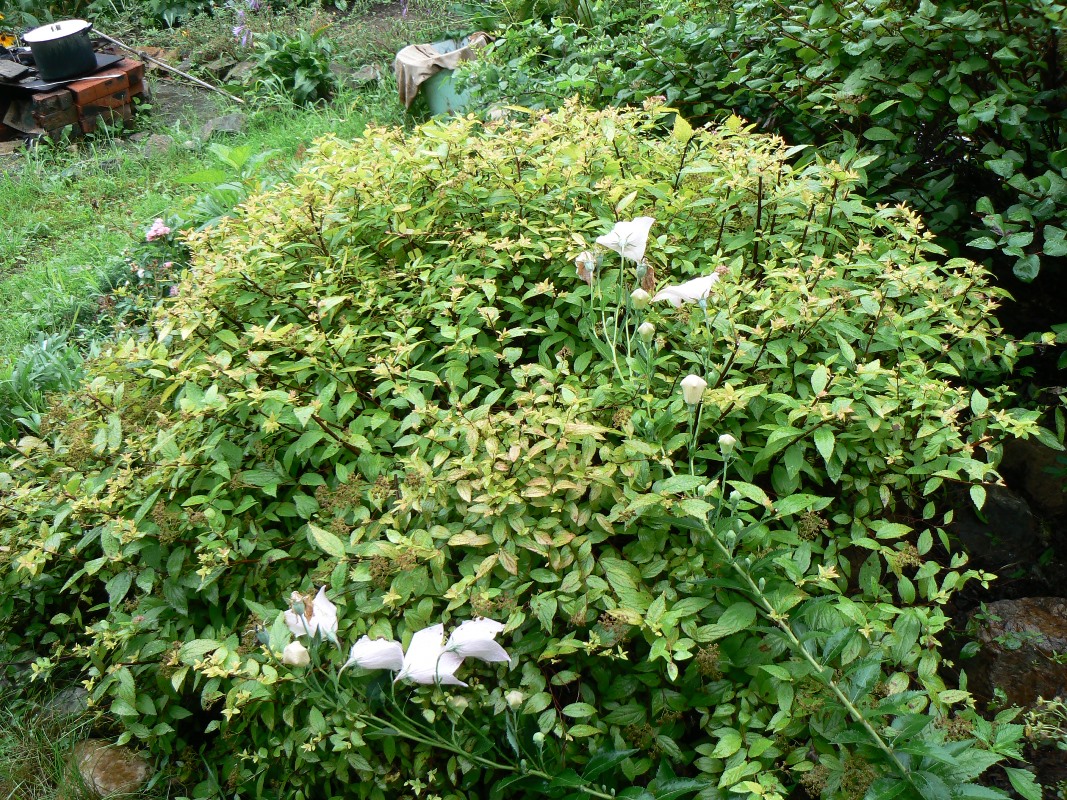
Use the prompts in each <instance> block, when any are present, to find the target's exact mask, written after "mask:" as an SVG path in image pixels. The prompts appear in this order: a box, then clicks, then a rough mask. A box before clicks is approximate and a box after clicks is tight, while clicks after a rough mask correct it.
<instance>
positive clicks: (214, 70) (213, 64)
mask: <svg viewBox="0 0 1067 800" xmlns="http://www.w3.org/2000/svg"><path fill="white" fill-rule="evenodd" d="M236 63H237V61H236V60H234V59H232V58H230V57H228V56H219V57H218V58H216V59H215V60H214V61H209V62H207V63H206V64H204V65H203V67H202V68H203V69H205V70H207V71H208V72H210V73H211V74H212V75H214V76H215V77H217V78H221V77H222V76H223V75H225V74H226V73H227V72H228V71H229V70H230V69H231V68H232V67H233V66H234V64H236Z"/></svg>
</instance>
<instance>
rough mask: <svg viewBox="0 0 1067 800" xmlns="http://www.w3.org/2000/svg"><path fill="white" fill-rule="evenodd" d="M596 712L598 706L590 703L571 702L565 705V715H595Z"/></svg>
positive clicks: (583, 717) (579, 716)
mask: <svg viewBox="0 0 1067 800" xmlns="http://www.w3.org/2000/svg"><path fill="white" fill-rule="evenodd" d="M596 713H597V710H596V707H595V706H591V705H590V704H589V703H571V704H570V705H568V706H564V707H563V714H564V716H567V717H572V718H574V719H585V718H586V717H595V716H596Z"/></svg>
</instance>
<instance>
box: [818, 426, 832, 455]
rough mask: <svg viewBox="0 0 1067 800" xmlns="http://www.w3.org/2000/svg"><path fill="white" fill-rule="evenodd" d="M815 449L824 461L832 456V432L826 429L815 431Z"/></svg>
mask: <svg viewBox="0 0 1067 800" xmlns="http://www.w3.org/2000/svg"><path fill="white" fill-rule="evenodd" d="M815 449H816V450H818V451H819V455H821V456H822V457H823V458H824V459H825V460H826V461H829V460H830V457H831V456H832V455H833V454H834V432H833V431H832V430H830V429H829V428H827V427H822V428H816V429H815Z"/></svg>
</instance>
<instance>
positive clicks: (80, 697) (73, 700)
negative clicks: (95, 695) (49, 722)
mask: <svg viewBox="0 0 1067 800" xmlns="http://www.w3.org/2000/svg"><path fill="white" fill-rule="evenodd" d="M88 707H89V693H88V692H87V691H85V687H83V686H68V687H67V688H66V689H64V690H63V691H61V692H60V693H59V694H57V695H56V696H55V697H53V698H52V699H51V700H50V701H49V703H48V705H47V707H46V710H47V711H48V712H49V713H51V714H53V715H55V716H58V717H73V716H76V715H78V714H80V713H82V712H83V711H85V710H86V709H87V708H88Z"/></svg>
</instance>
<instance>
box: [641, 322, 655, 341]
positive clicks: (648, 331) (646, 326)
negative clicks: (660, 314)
mask: <svg viewBox="0 0 1067 800" xmlns="http://www.w3.org/2000/svg"><path fill="white" fill-rule="evenodd" d="M655 336H656V326H655V325H653V324H652V323H651V322H642V323H641V325H640V326H639V327H638V329H637V338H639V339H640V340H641V341H642V342H651V341H652V340H653V339H654V338H655Z"/></svg>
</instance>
